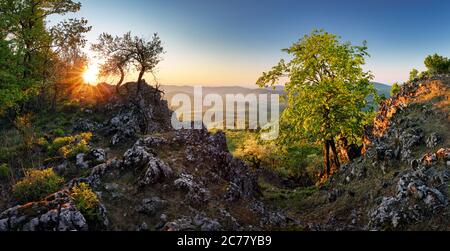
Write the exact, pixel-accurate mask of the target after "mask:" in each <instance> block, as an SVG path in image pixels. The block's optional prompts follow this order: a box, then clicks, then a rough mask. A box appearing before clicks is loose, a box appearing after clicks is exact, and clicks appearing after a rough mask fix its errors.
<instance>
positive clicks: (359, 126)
mask: <svg viewBox="0 0 450 251" xmlns="http://www.w3.org/2000/svg"><path fill="white" fill-rule="evenodd" d="M283 51H284V52H287V53H288V54H289V55H291V56H293V59H292V60H291V61H289V62H285V61H284V60H281V61H280V62H279V64H278V65H277V66H275V67H273V68H272V70H271V71H269V72H266V73H263V75H262V76H261V77H260V78H259V80H258V81H257V84H258V85H259V86H261V87H268V86H275V85H277V84H278V83H277V82H278V81H279V80H280V78H284V77H287V78H288V82H287V83H286V88H285V90H286V92H287V104H288V105H287V108H286V110H285V111H284V112H283V115H282V121H284V122H285V123H286V124H288V126H287V127H286V128H285V132H284V133H286V134H287V136H288V137H287V138H291V139H297V138H299V137H300V138H306V139H308V140H310V141H312V142H319V143H321V144H322V145H323V158H324V166H325V174H326V176H327V177H328V176H329V175H331V174H332V173H333V172H334V171H335V170H337V168H339V166H340V161H339V158H338V151H337V146H336V141H337V140H339V139H342V138H345V139H346V140H347V142H349V143H354V142H357V141H358V140H360V138H361V136H362V135H363V130H364V126H365V125H367V124H368V123H369V117H370V116H369V115H372V113H371V111H372V110H373V109H365V108H367V107H368V106H369V104H368V101H367V98H368V97H369V96H370V95H374V96H375V97H376V96H377V94H376V91H375V88H374V86H373V85H372V84H371V83H370V80H371V79H372V76H371V74H370V72H365V71H363V69H362V67H361V66H362V65H363V64H364V63H365V57H366V56H368V53H367V46H366V43H365V42H364V43H363V45H362V46H352V45H351V44H350V43H349V42H347V43H341V42H340V41H339V37H337V36H336V35H333V34H330V33H327V32H325V31H323V30H320V31H317V30H315V31H313V32H312V33H311V34H309V35H306V36H304V37H303V38H302V39H300V41H298V42H297V43H294V44H293V45H292V46H291V47H290V48H288V49H285V50H283Z"/></svg>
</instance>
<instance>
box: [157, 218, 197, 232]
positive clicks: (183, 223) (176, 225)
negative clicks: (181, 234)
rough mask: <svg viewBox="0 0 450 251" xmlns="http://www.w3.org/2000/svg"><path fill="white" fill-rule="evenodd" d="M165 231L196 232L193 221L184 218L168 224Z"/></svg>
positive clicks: (164, 228)
mask: <svg viewBox="0 0 450 251" xmlns="http://www.w3.org/2000/svg"><path fill="white" fill-rule="evenodd" d="M163 230H164V231H194V230H196V228H195V226H194V225H193V224H192V220H191V219H189V218H187V217H184V218H180V219H177V220H175V221H172V222H168V223H166V224H165V225H164V227H163Z"/></svg>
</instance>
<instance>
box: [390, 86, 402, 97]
mask: <svg viewBox="0 0 450 251" xmlns="http://www.w3.org/2000/svg"><path fill="white" fill-rule="evenodd" d="M399 92H400V85H399V84H398V83H394V85H392V88H391V97H393V96H395V95H397V93H399Z"/></svg>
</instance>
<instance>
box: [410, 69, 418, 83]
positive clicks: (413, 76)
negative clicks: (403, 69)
mask: <svg viewBox="0 0 450 251" xmlns="http://www.w3.org/2000/svg"><path fill="white" fill-rule="evenodd" d="M418 77H419V71H418V70H417V69H412V70H411V72H410V73H409V81H413V80H414V79H416V78H418Z"/></svg>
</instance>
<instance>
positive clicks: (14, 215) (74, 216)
mask: <svg viewBox="0 0 450 251" xmlns="http://www.w3.org/2000/svg"><path fill="white" fill-rule="evenodd" d="M5 222H9V225H6V226H5ZM88 229H89V227H88V225H87V222H86V219H85V218H84V216H83V215H82V214H81V213H80V212H79V211H78V210H77V209H76V207H75V205H74V204H73V202H72V200H71V198H70V195H69V194H68V192H66V191H61V192H58V193H56V194H53V195H51V196H49V197H47V198H46V199H44V200H43V201H40V202H32V203H28V204H26V205H23V206H16V207H13V208H10V209H8V210H6V211H4V212H3V213H1V214H0V230H3V231H87V230H88Z"/></svg>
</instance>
